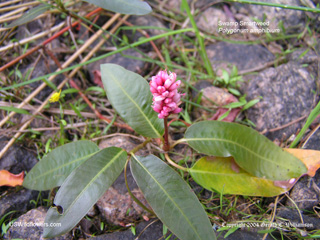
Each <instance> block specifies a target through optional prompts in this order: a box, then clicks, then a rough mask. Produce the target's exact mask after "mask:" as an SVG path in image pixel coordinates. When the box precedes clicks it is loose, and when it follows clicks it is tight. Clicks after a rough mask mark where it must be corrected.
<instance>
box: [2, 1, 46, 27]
mask: <svg viewBox="0 0 320 240" xmlns="http://www.w3.org/2000/svg"><path fill="white" fill-rule="evenodd" d="M50 8H51V6H50V5H48V4H40V5H39V6H38V7H35V8H32V9H31V10H30V11H29V12H27V13H26V14H23V16H22V17H20V18H18V19H17V20H15V21H13V22H12V23H10V24H9V25H8V26H5V28H13V27H16V26H20V25H22V24H25V23H28V22H31V21H32V20H33V19H35V18H36V17H38V16H39V15H41V14H42V13H44V12H45V11H47V10H49V9H50Z"/></svg>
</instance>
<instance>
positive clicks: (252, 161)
mask: <svg viewBox="0 0 320 240" xmlns="http://www.w3.org/2000/svg"><path fill="white" fill-rule="evenodd" d="M185 138H186V141H187V142H188V144H189V145H190V146H191V147H192V148H193V149H195V150H197V151H198V152H201V153H204V154H207V155H211V156H219V157H229V156H233V157H234V159H235V161H236V163H237V164H238V165H239V166H240V167H241V168H243V169H244V170H245V171H247V172H249V173H251V174H252V175H254V176H257V177H260V178H266V179H270V180H279V181H284V180H288V179H291V178H297V177H299V176H301V175H302V174H304V173H306V172H307V168H306V166H305V165H304V164H303V163H302V162H301V161H300V160H299V159H298V158H296V157H294V156H293V155H291V154H288V153H287V152H285V151H284V150H283V149H281V148H280V147H278V146H277V145H275V144H274V143H273V142H271V141H270V140H269V139H268V138H266V137H265V136H263V135H261V134H259V133H258V132H257V131H255V130H253V129H251V128H249V127H246V126H243V125H240V124H236V123H229V122H218V121H203V122H199V123H196V124H193V125H192V126H190V127H189V128H188V129H187V131H186V134H185Z"/></svg>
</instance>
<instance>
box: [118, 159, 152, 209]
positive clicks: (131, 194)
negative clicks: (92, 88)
mask: <svg viewBox="0 0 320 240" xmlns="http://www.w3.org/2000/svg"><path fill="white" fill-rule="evenodd" d="M133 155H134V154H133ZM129 159H130V157H128V159H127V162H126V165H125V167H124V180H125V183H126V187H127V190H128V193H129V195H130V197H131V198H132V199H133V200H134V201H135V202H136V203H137V204H138V205H139V206H140V207H142V208H143V209H144V210H146V211H147V212H149V213H151V214H152V215H155V213H154V212H153V211H152V210H150V209H149V208H147V207H146V206H145V205H144V204H143V203H142V202H140V200H139V199H138V198H136V196H134V195H133V193H132V192H131V190H130V188H129V184H128V179H127V167H128V163H129Z"/></svg>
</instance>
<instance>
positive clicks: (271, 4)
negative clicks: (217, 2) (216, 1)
mask: <svg viewBox="0 0 320 240" xmlns="http://www.w3.org/2000/svg"><path fill="white" fill-rule="evenodd" d="M226 1H228V2H239V3H248V4H255V5H263V6H269V7H280V8H284V9H292V10H300V11H306V12H314V13H319V12H320V9H319V8H310V7H301V6H292V5H284V4H278V3H269V2H257V1H252V0H226Z"/></svg>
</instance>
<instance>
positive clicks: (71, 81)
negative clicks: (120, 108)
mask: <svg viewBox="0 0 320 240" xmlns="http://www.w3.org/2000/svg"><path fill="white" fill-rule="evenodd" d="M116 15H118V16H120V14H116ZM128 17H129V15H126V16H125V18H128ZM121 25H122V21H120V22H118V23H117V24H116V26H115V27H114V28H113V29H112V30H111V31H112V32H115V31H116V29H118V28H119V27H120V26H121ZM102 42H104V40H102ZM98 46H99V45H98ZM46 51H47V52H48V54H49V55H50V57H51V58H52V59H53V60H54V62H55V63H56V64H57V66H58V67H59V69H63V67H62V66H61V64H60V62H59V61H58V59H56V57H55V56H54V55H53V54H52V53H51V51H49V50H46ZM79 56H80V55H79ZM82 62H83V61H82ZM64 75H65V76H66V77H67V78H69V76H68V75H67V73H66V72H64ZM69 81H70V86H71V87H73V88H75V89H77V90H78V91H79V92H78V93H79V95H80V96H81V97H82V98H83V100H84V101H85V102H86V103H87V104H88V106H89V107H90V108H91V110H92V111H93V112H94V113H95V114H96V116H97V117H98V118H100V119H101V120H104V121H106V122H107V123H110V122H111V119H109V118H107V117H105V116H103V115H102V114H101V113H100V112H99V111H98V110H97V109H96V108H95V107H93V105H92V103H91V102H90V100H89V99H88V98H87V96H86V95H85V94H83V93H82V92H81V89H80V88H79V87H78V85H77V84H76V83H75V82H74V81H73V80H72V79H71V78H69ZM113 124H114V125H115V126H118V127H121V128H125V129H127V130H129V131H133V129H132V128H131V127H130V126H129V125H127V124H121V123H116V122H115V123H113Z"/></svg>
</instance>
